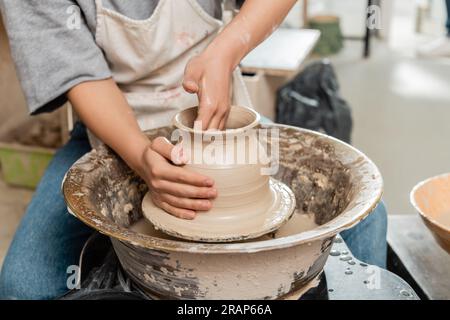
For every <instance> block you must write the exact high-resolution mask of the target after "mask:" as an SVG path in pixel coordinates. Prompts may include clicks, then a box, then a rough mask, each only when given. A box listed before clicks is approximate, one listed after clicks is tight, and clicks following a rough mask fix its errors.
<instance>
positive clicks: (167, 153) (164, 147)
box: [151, 137, 188, 165]
mask: <svg viewBox="0 0 450 320" xmlns="http://www.w3.org/2000/svg"><path fill="white" fill-rule="evenodd" d="M151 147H152V150H153V151H155V152H157V153H159V154H160V155H161V156H163V157H164V158H166V159H167V160H170V161H172V162H173V163H174V164H176V165H182V164H186V163H187V162H188V159H187V155H186V153H185V151H184V149H183V144H181V143H179V144H177V145H175V146H174V145H173V144H172V143H170V141H169V140H167V139H166V138H164V137H157V138H156V139H154V140H153V141H152V146H151Z"/></svg>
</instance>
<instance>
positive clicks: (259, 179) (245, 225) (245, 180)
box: [142, 106, 295, 242]
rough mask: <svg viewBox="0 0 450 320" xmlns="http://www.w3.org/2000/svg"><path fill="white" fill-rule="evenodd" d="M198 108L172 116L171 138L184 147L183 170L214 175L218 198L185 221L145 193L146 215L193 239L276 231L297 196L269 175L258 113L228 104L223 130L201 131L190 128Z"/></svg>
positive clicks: (164, 227) (252, 235)
mask: <svg viewBox="0 0 450 320" xmlns="http://www.w3.org/2000/svg"><path fill="white" fill-rule="evenodd" d="M197 109H198V108H197V107H194V108H189V109H186V110H183V111H181V112H180V113H178V114H177V115H176V116H175V117H174V120H173V123H174V126H175V127H176V128H177V129H176V130H178V131H174V132H173V133H172V137H173V138H175V139H176V140H182V141H183V146H184V148H185V149H187V151H188V154H189V163H188V164H187V165H186V166H185V168H186V169H187V170H191V171H195V172H197V173H200V174H202V175H204V176H207V177H210V178H212V179H213V180H214V181H215V188H216V189H217V192H218V197H217V198H216V199H214V200H213V207H212V209H211V210H209V211H207V212H197V216H196V218H195V219H194V220H185V219H181V218H177V217H175V216H172V215H170V214H168V213H167V212H165V211H164V210H162V209H160V208H158V207H157V206H155V205H154V204H153V201H152V199H151V197H150V194H147V195H146V196H145V197H144V200H143V202H142V209H143V213H144V216H145V218H147V219H148V220H149V221H151V222H152V223H153V225H154V226H155V227H156V228H157V229H160V230H162V231H163V232H165V233H167V234H169V235H172V236H174V237H178V238H182V239H186V240H191V241H203V242H232V241H240V240H246V239H252V238H256V237H259V236H261V235H264V234H266V233H269V232H273V231H275V230H276V229H278V228H279V227H280V226H281V225H282V224H283V223H285V222H286V221H287V220H288V219H289V218H290V217H291V216H292V214H293V212H294V209H295V196H294V194H293V192H292V191H291V190H290V189H289V187H287V186H286V185H285V184H284V183H282V182H279V181H277V180H276V179H273V178H271V177H270V175H269V174H268V173H269V172H268V170H269V167H270V161H269V159H268V155H267V151H266V149H265V148H264V146H263V145H262V143H261V142H260V141H259V139H258V130H257V126H258V125H259V118H260V117H259V115H258V114H257V113H256V112H255V111H253V110H251V109H248V108H245V107H238V106H232V107H231V111H230V116H229V118H228V121H227V123H226V130H224V131H215V132H213V131H206V132H205V131H201V130H196V129H194V128H193V127H194V120H195V119H196V117H197ZM200 128H201V127H200ZM177 138H180V139H177ZM264 169H266V170H264Z"/></svg>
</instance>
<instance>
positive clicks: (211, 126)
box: [208, 108, 229, 130]
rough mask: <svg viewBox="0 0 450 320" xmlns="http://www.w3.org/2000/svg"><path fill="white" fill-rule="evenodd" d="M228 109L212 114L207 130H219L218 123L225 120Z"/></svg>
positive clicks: (220, 109)
mask: <svg viewBox="0 0 450 320" xmlns="http://www.w3.org/2000/svg"><path fill="white" fill-rule="evenodd" d="M228 109H229V108H219V109H217V111H216V113H215V114H214V116H213V118H212V119H211V122H210V123H209V127H208V129H215V130H221V128H220V123H221V122H222V120H223V119H224V118H225V116H226V114H227V111H228Z"/></svg>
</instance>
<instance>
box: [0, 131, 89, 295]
mask: <svg viewBox="0 0 450 320" xmlns="http://www.w3.org/2000/svg"><path fill="white" fill-rule="evenodd" d="M89 150H90V145H89V142H88V139H87V135H86V130H85V129H84V127H83V126H82V125H80V124H77V125H76V126H75V128H74V130H73V131H72V135H71V139H70V141H69V142H68V143H67V144H66V145H65V146H64V147H62V148H61V149H60V150H59V151H58V152H57V153H56V155H55V157H54V158H53V160H52V162H51V163H50V164H49V166H48V168H47V170H46V172H45V174H44V177H43V178H42V180H41V182H40V183H39V185H38V187H37V189H36V192H35V194H34V197H33V199H32V201H31V203H30V205H29V206H28V208H27V211H26V213H25V215H24V217H23V218H22V221H21V223H20V225H19V227H18V229H17V231H16V234H15V236H14V239H13V241H12V243H11V246H10V248H9V250H8V253H7V255H6V258H5V261H4V263H3V268H2V271H1V274H0V299H52V298H55V297H57V296H59V295H61V294H63V293H65V292H66V291H67V286H66V281H67V277H68V274H67V273H66V271H67V267H68V266H70V265H78V259H79V255H80V252H81V249H82V246H83V244H84V242H85V241H86V240H87V238H88V237H89V235H90V234H91V232H92V230H91V229H90V228H88V227H87V226H86V225H85V224H83V223H82V222H81V221H79V220H78V219H76V218H75V217H73V216H72V215H70V214H69V213H68V211H67V207H66V204H65V202H64V198H63V196H62V194H61V182H62V180H63V177H64V174H65V173H66V171H67V170H68V169H69V168H70V166H71V165H72V164H73V163H74V162H75V161H76V160H78V159H79V158H80V157H81V156H83V155H84V154H85V153H86V152H88V151H89Z"/></svg>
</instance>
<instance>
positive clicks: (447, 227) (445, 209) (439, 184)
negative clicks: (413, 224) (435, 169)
mask: <svg viewBox="0 0 450 320" xmlns="http://www.w3.org/2000/svg"><path fill="white" fill-rule="evenodd" d="M410 199H411V203H412V205H413V206H414V207H415V208H416V210H417V211H418V212H419V213H420V216H421V217H422V219H423V221H424V222H425V225H426V226H427V227H428V229H430V231H431V232H432V234H433V236H434V238H435V239H436V241H437V242H438V243H439V244H440V245H441V247H442V248H443V249H444V250H446V251H447V252H448V253H450V173H448V174H444V175H440V176H437V177H433V178H430V179H427V180H425V181H422V182H420V183H419V184H417V185H416V186H415V187H414V189H413V190H412V191H411V196H410Z"/></svg>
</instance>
